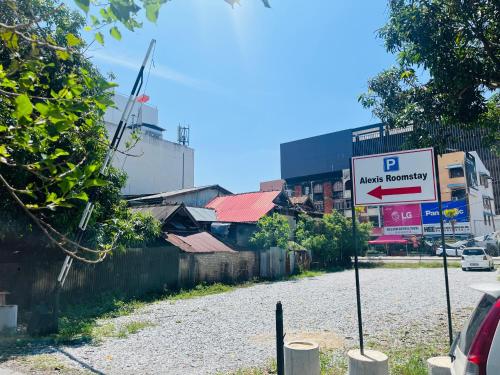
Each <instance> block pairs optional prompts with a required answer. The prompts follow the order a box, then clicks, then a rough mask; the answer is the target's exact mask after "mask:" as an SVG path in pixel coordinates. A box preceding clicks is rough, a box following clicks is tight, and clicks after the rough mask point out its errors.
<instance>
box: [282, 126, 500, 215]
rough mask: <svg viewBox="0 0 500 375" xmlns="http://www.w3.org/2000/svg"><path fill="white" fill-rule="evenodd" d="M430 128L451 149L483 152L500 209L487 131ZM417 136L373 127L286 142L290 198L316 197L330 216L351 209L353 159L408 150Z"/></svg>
mask: <svg viewBox="0 0 500 375" xmlns="http://www.w3.org/2000/svg"><path fill="white" fill-rule="evenodd" d="M427 130H428V131H429V133H430V134H431V135H432V136H436V137H437V136H440V137H442V136H443V133H445V136H446V140H447V147H448V148H449V149H451V150H456V151H476V152H477V153H478V155H479V157H480V158H481V160H482V161H483V163H484V164H485V166H486V168H487V169H488V170H489V171H490V173H491V176H492V178H493V181H492V184H493V191H494V201H495V207H497V208H498V207H500V157H499V156H498V155H496V154H495V153H494V152H493V151H492V150H491V149H490V148H489V147H485V146H484V145H483V144H482V138H483V137H482V132H481V130H464V129H459V128H456V127H450V128H447V129H438V128H437V127H429V128H428V129H427ZM412 132H413V128H412V127H407V128H396V129H389V128H388V127H387V126H385V125H383V124H373V125H367V126H363V127H359V128H353V129H348V130H342V131H338V132H334V133H328V134H324V135H320V136H316V137H311V138H305V139H301V140H297V141H292V142H287V143H283V144H281V145H280V152H281V178H282V179H284V180H285V181H286V185H287V190H288V192H289V194H291V195H293V196H299V195H305V194H307V195H312V196H313V201H314V203H315V205H316V207H317V208H318V209H321V208H322V211H324V212H331V210H332V208H336V209H342V208H343V209H348V208H349V204H350V202H349V199H348V198H350V194H349V192H348V190H349V187H350V185H349V184H350V180H349V176H348V168H349V158H350V157H351V156H360V155H370V154H377V153H383V152H392V151H399V150H401V149H404V147H405V144H406V141H407V139H408V136H409V135H410V134H411V133H412ZM438 132H440V134H438ZM346 170H347V175H346ZM342 184H343V192H342V193H341V192H340V187H341V185H342Z"/></svg>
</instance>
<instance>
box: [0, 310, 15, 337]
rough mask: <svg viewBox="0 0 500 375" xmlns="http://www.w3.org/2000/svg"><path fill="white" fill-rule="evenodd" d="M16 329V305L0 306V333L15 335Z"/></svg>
mask: <svg viewBox="0 0 500 375" xmlns="http://www.w3.org/2000/svg"><path fill="white" fill-rule="evenodd" d="M16 329H17V305H0V332H2V333H15V332H16Z"/></svg>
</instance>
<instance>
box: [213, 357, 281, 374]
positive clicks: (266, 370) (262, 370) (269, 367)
mask: <svg viewBox="0 0 500 375" xmlns="http://www.w3.org/2000/svg"><path fill="white" fill-rule="evenodd" d="M277 373H278V368H277V367H276V360H275V359H272V360H270V361H268V363H267V364H266V365H265V366H264V367H250V368H245V369H239V370H236V371H234V372H219V373H217V375H272V374H277Z"/></svg>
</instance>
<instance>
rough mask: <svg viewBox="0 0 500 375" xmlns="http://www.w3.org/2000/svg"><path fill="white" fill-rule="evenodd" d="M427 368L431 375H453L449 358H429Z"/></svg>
mask: <svg viewBox="0 0 500 375" xmlns="http://www.w3.org/2000/svg"><path fill="white" fill-rule="evenodd" d="M427 368H428V369H429V375H451V358H450V357H449V356H441V357H432V358H429V359H428V360H427Z"/></svg>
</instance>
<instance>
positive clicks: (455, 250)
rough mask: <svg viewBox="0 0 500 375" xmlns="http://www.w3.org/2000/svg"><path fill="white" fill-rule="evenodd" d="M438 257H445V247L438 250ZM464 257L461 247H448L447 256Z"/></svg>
mask: <svg viewBox="0 0 500 375" xmlns="http://www.w3.org/2000/svg"><path fill="white" fill-rule="evenodd" d="M436 255H437V256H438V257H442V256H443V247H442V246H440V247H438V248H437V249H436ZM461 255H462V248H460V247H446V256H449V257H459V256H461Z"/></svg>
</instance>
